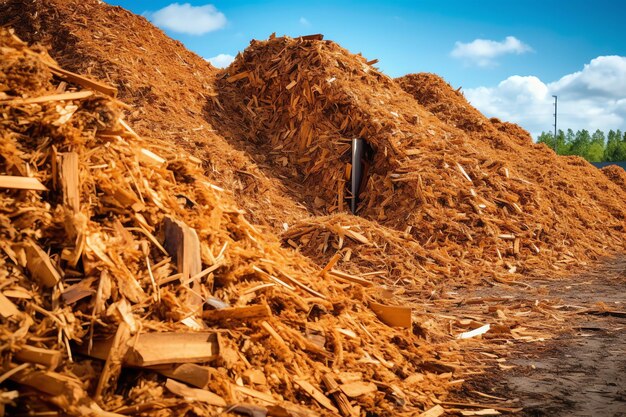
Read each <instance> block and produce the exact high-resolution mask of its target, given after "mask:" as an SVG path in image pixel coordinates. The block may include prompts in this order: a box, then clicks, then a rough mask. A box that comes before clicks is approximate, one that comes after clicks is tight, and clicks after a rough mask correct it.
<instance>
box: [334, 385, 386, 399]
mask: <svg viewBox="0 0 626 417" xmlns="http://www.w3.org/2000/svg"><path fill="white" fill-rule="evenodd" d="M339 388H341V391H343V393H344V394H346V395H347V396H348V397H352V398H354V397H360V396H361V395H365V394H370V393H372V392H376V391H378V388H377V387H376V384H374V383H373V382H364V381H354V382H349V383H347V384H341V385H340V386H339Z"/></svg>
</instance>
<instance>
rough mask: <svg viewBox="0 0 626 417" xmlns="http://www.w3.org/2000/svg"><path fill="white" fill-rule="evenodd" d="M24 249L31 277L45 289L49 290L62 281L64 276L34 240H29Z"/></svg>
mask: <svg viewBox="0 0 626 417" xmlns="http://www.w3.org/2000/svg"><path fill="white" fill-rule="evenodd" d="M23 247H24V250H25V252H26V267H27V268H28V270H29V271H30V274H31V276H32V277H33V278H34V279H36V280H37V281H39V282H40V283H41V285H43V286H45V287H48V288H49V287H53V286H54V285H56V283H57V282H59V281H60V280H61V276H62V275H61V274H60V273H59V271H58V270H57V269H56V267H55V266H54V265H52V261H51V260H50V257H49V256H48V254H47V253H45V252H44V251H43V250H42V249H41V248H40V247H39V245H38V244H37V243H35V241H33V240H28V241H27V242H26V243H25V244H24V246H23Z"/></svg>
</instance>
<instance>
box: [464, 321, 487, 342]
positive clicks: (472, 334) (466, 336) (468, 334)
mask: <svg viewBox="0 0 626 417" xmlns="http://www.w3.org/2000/svg"><path fill="white" fill-rule="evenodd" d="M490 328H491V325H489V324H485V325H484V326H480V327H479V328H477V329H474V330H470V331H468V332H463V333H461V334H460V335H458V336H457V337H456V338H457V339H469V338H472V337H476V336H480V335H481V334H485V333H487V332H488V331H489V329H490Z"/></svg>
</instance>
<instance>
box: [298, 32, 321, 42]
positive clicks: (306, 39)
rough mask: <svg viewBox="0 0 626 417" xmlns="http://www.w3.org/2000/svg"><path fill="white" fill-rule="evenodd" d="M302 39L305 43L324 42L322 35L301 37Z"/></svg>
mask: <svg viewBox="0 0 626 417" xmlns="http://www.w3.org/2000/svg"><path fill="white" fill-rule="evenodd" d="M300 39H302V40H303V41H321V40H324V35H322V34H321V33H316V34H314V35H305V36H300Z"/></svg>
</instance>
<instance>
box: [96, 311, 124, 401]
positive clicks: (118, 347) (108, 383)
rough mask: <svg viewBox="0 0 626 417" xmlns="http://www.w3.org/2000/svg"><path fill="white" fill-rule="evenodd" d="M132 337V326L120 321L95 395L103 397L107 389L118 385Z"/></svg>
mask: <svg viewBox="0 0 626 417" xmlns="http://www.w3.org/2000/svg"><path fill="white" fill-rule="evenodd" d="M129 338H130V328H129V327H128V325H127V324H126V323H125V322H122V323H120V325H119V326H118V328H117V331H116V332H115V336H114V337H113V342H112V343H111V348H110V349H109V354H108V356H107V358H106V362H105V363H104V367H103V368H102V372H101V373H100V378H99V379H98V385H97V386H96V391H95V393H94V397H95V398H96V399H100V398H102V396H103V394H106V393H107V391H110V390H114V389H115V388H116V387H117V379H118V378H119V376H120V373H121V372H122V364H123V362H124V356H126V353H127V352H128V344H127V342H128V340H129Z"/></svg>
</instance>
